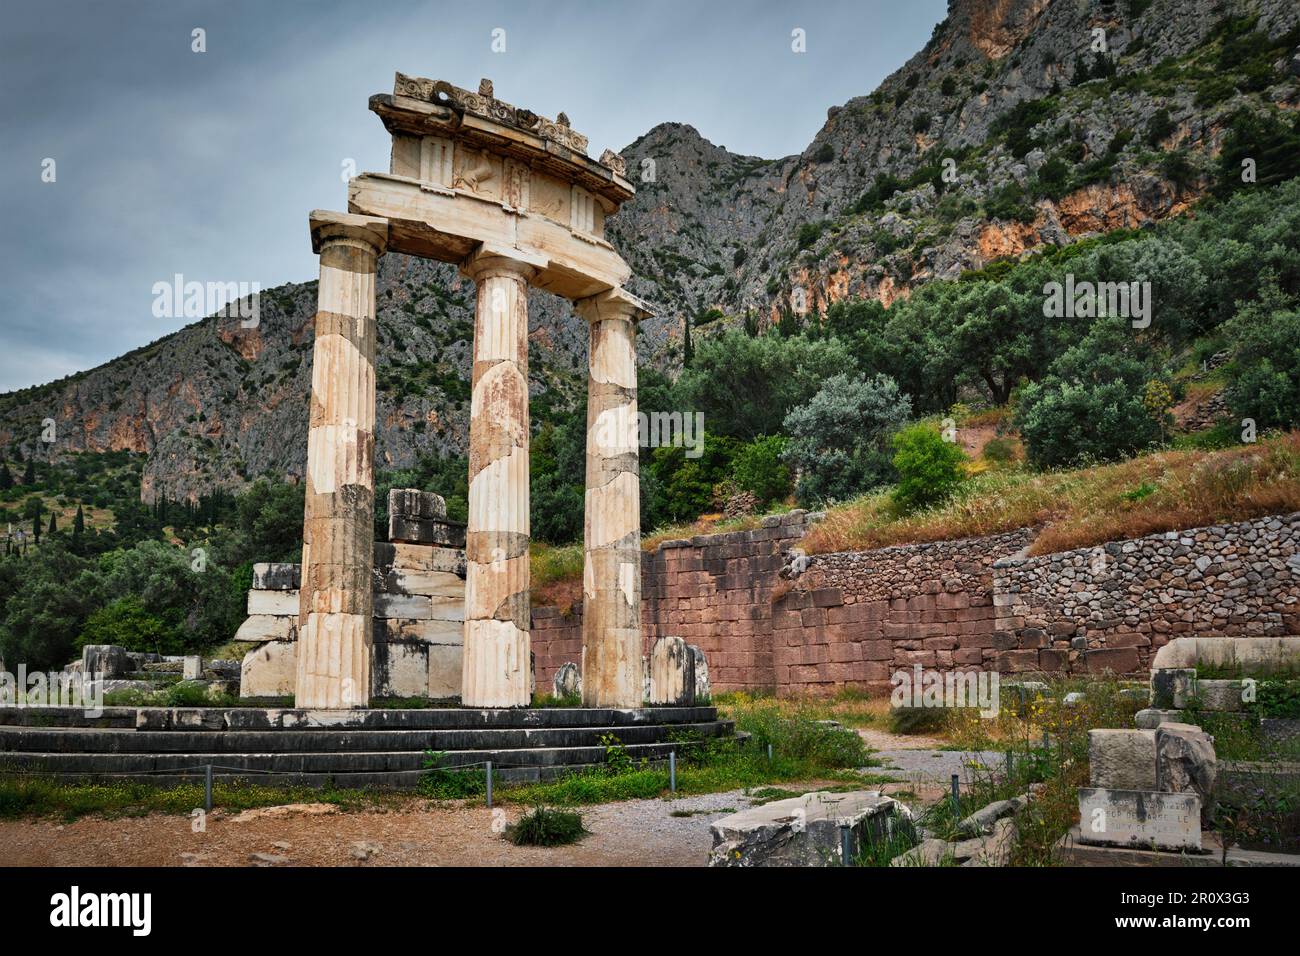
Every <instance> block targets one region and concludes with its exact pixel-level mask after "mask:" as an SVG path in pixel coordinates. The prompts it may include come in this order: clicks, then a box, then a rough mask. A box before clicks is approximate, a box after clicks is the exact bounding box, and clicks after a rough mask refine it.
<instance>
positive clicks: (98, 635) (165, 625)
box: [77, 596, 185, 654]
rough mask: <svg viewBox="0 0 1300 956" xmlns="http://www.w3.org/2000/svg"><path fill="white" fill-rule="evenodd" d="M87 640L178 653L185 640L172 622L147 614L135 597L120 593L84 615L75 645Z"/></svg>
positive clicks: (81, 645)
mask: <svg viewBox="0 0 1300 956" xmlns="http://www.w3.org/2000/svg"><path fill="white" fill-rule="evenodd" d="M87 644H117V645H119V646H121V647H125V648H126V649H127V650H128V651H149V652H152V653H155V654H180V653H182V652H183V651H184V650H185V642H184V640H183V639H182V636H181V634H180V629H179V628H178V627H177V626H176V624H175V623H174V622H168V621H164V620H163V619H162V618H161V617H159V616H158V615H156V614H150V613H149V612H148V611H146V610H145V609H144V607H143V606H142V605H141V604H140V601H139V599H138V598H135V597H129V596H128V597H122V598H118V599H117V600H116V601H113V602H112V603H110V604H108V605H107V606H106V607H102V608H100V609H99V610H98V611H96V612H95V613H94V614H92V615H90V617H89V618H87V619H86V626H85V628H84V629H83V630H82V632H81V635H80V637H78V638H77V647H84V646H86V645H87Z"/></svg>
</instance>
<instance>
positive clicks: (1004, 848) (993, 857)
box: [953, 817, 1018, 866]
mask: <svg viewBox="0 0 1300 956" xmlns="http://www.w3.org/2000/svg"><path fill="white" fill-rule="evenodd" d="M1017 833H1018V831H1017V828H1016V821H1015V818H1014V817H1007V818H1004V819H1002V820H999V821H997V823H995V824H993V828H992V830H991V831H990V832H989V833H988V835H987V836H984V837H981V838H978V839H974V840H966V841H963V842H962V843H960V844H958V846H957V848H956V849H955V850H954V851H953V859H954V860H956V861H957V862H958V863H960V865H961V866H1007V865H1008V864H1009V863H1010V862H1011V853H1012V851H1013V850H1015V846H1016V835H1017Z"/></svg>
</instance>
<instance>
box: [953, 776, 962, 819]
mask: <svg viewBox="0 0 1300 956" xmlns="http://www.w3.org/2000/svg"><path fill="white" fill-rule="evenodd" d="M952 816H953V819H954V820H959V819H960V818H961V777H959V776H958V775H957V774H953V775H952Z"/></svg>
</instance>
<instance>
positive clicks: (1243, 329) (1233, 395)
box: [1226, 288, 1300, 428]
mask: <svg viewBox="0 0 1300 956" xmlns="http://www.w3.org/2000/svg"><path fill="white" fill-rule="evenodd" d="M1226 331H1227V332H1228V334H1229V336H1230V338H1231V339H1232V340H1233V341H1234V345H1235V349H1234V354H1233V360H1232V363H1231V364H1230V365H1229V367H1228V376H1229V384H1228V389H1227V399H1228V405H1229V406H1230V407H1231V408H1232V410H1233V412H1234V414H1235V415H1237V416H1238V418H1251V419H1254V421H1255V424H1256V426H1257V427H1258V428H1271V427H1279V428H1289V427H1291V426H1293V425H1294V424H1296V423H1297V422H1300V307H1298V306H1297V304H1296V302H1295V301H1294V300H1292V299H1291V298H1289V297H1288V296H1285V295H1283V294H1281V293H1280V292H1278V291H1277V290H1276V288H1274V289H1269V290H1265V292H1264V294H1263V296H1262V297H1261V298H1260V299H1259V300H1257V301H1255V302H1251V303H1249V304H1247V305H1245V306H1244V307H1243V308H1242V309H1241V310H1240V311H1238V313H1237V314H1236V315H1235V316H1234V317H1233V318H1232V319H1231V320H1230V321H1229V322H1228V323H1227V326H1226Z"/></svg>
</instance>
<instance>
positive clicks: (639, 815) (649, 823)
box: [0, 790, 751, 866]
mask: <svg viewBox="0 0 1300 956" xmlns="http://www.w3.org/2000/svg"><path fill="white" fill-rule="evenodd" d="M750 802H751V801H750V799H749V798H748V797H746V796H745V795H744V792H743V791H739V790H737V791H731V792H728V793H715V794H707V795H704V796H697V797H683V798H681V799H678V800H633V801H626V802H622V803H613V804H601V805H597V806H593V807H586V808H583V809H582V814H583V819H584V822H585V824H586V826H587V829H589V830H590V831H591V835H590V836H588V837H586V838H584V839H583V840H581V841H580V842H578V843H576V844H574V845H572V846H566V847H516V846H514V845H512V844H510V843H509V842H507V841H506V840H505V839H504V838H503V837H502V836H501V835H500V830H501V828H502V827H503V825H504V824H505V823H506V822H510V821H513V820H515V819H517V818H518V817H519V816H520V815H521V814H522V813H524V812H525V811H526V810H527V808H526V807H516V806H510V807H505V808H497V809H496V810H489V809H487V808H486V807H484V806H482V805H481V804H480V805H474V806H467V805H437V806H435V805H430V804H423V803H421V802H420V801H415V800H413V801H412V805H411V807H409V808H405V807H402V808H398V809H390V810H364V811H353V812H338V811H335V810H334V808H332V807H331V808H326V807H324V806H323V805H320V804H310V805H298V806H295V807H293V808H273V809H272V810H271V811H270V812H268V811H265V810H255V811H248V812H245V813H243V814H238V815H236V814H228V813H224V812H222V811H220V810H218V811H214V812H213V813H212V814H209V816H208V819H207V832H206V833H194V832H192V827H191V820H190V819H189V818H187V817H179V816H168V815H162V814H154V815H151V816H147V817H131V818H118V819H104V818H97V817H96V818H90V817H88V818H84V819H81V820H77V821H75V822H73V823H59V822H57V821H50V820H36V821H30V820H22V821H3V822H0V847H2V848H3V852H2V853H0V865H5V866H60V865H92V866H703V865H705V864H706V863H707V861H708V852H709V847H710V846H711V845H712V839H711V837H710V834H709V825H710V824H711V823H712V822H713V821H715V820H717V819H719V818H720V817H723V816H725V815H727V814H728V813H731V812H734V811H736V810H741V809H744V808H745V807H747V806H749V805H750ZM674 810H676V811H701V812H698V813H695V814H693V815H691V816H672V815H671V814H672V811H674Z"/></svg>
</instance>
